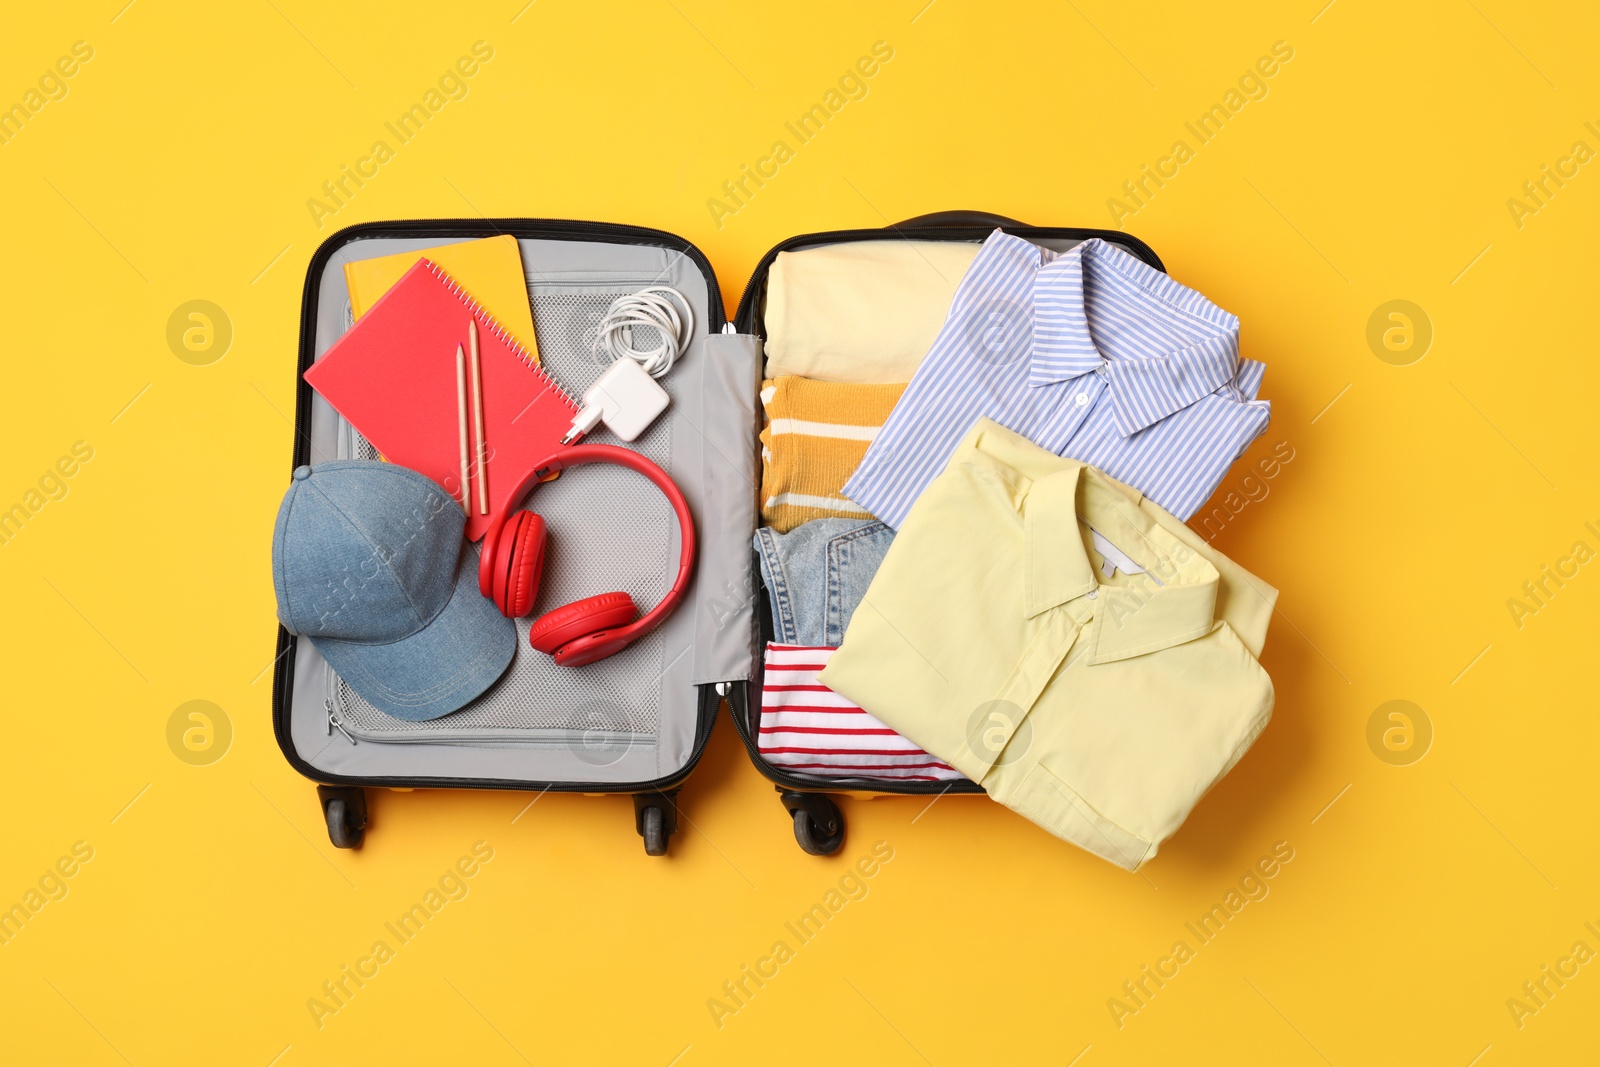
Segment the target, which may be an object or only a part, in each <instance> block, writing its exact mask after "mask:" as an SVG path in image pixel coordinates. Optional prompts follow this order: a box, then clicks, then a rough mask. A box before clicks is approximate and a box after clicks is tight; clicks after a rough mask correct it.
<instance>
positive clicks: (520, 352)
mask: <svg viewBox="0 0 1600 1067" xmlns="http://www.w3.org/2000/svg"><path fill="white" fill-rule="evenodd" d="M422 262H423V263H426V264H427V266H428V269H429V270H430V271H432V272H433V276H434V277H435V278H438V279H439V280H440V281H441V282H443V283H444V284H445V287H446V288H447V289H449V290H450V292H451V293H453V294H454V295H455V298H456V299H457V300H459V301H461V302H462V303H463V304H465V305H466V306H467V310H468V312H469V313H470V314H471V315H472V317H473V318H475V319H481V320H482V322H483V323H484V324H485V325H487V326H488V328H489V332H490V333H492V334H494V335H495V336H496V337H498V338H499V339H500V342H501V343H502V344H504V345H505V346H506V347H507V348H509V349H511V351H512V352H514V353H516V355H517V356H518V357H520V358H521V359H522V362H524V363H526V364H527V365H528V366H529V367H530V368H531V369H532V370H533V372H534V373H535V374H537V375H538V376H539V377H540V378H542V379H543V380H544V381H545V382H546V383H548V384H549V386H550V388H552V389H554V390H555V391H556V395H557V396H559V397H560V398H561V399H562V400H564V401H566V404H567V406H568V407H570V408H571V409H572V410H573V411H574V412H577V411H578V409H579V407H580V405H579V404H578V402H577V401H576V400H574V399H573V398H572V394H571V393H569V392H567V391H566V389H565V388H563V387H562V385H561V383H560V382H558V381H556V380H555V379H554V378H552V377H550V373H549V372H548V371H546V370H545V369H544V367H542V366H540V365H539V361H538V360H536V359H534V358H533V355H532V353H530V352H529V351H528V350H527V349H526V348H524V347H522V343H521V342H520V341H518V340H517V339H516V338H515V337H512V336H511V335H510V334H509V333H507V332H506V330H505V327H503V326H501V325H500V323H498V322H496V321H495V318H494V316H493V315H491V314H489V313H488V312H487V311H486V310H484V307H483V305H482V304H480V303H478V302H477V301H476V300H474V299H473V298H472V295H471V294H470V293H468V292H467V291H466V290H465V289H463V288H461V286H459V285H457V284H456V280H455V279H454V278H452V277H450V275H448V274H446V273H445V272H444V270H443V269H442V268H440V266H439V264H437V263H435V262H434V261H433V260H431V259H424V260H423V261H422Z"/></svg>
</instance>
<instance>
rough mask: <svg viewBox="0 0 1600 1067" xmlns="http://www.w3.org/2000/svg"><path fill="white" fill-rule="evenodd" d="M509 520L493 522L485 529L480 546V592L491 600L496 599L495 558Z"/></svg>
mask: <svg viewBox="0 0 1600 1067" xmlns="http://www.w3.org/2000/svg"><path fill="white" fill-rule="evenodd" d="M515 517H516V516H512V518H515ZM509 521H510V520H509V519H508V520H506V522H491V523H490V524H489V528H488V529H487V530H485V531H483V543H482V544H480V545H479V546H478V592H480V593H482V594H483V595H484V596H486V597H488V598H489V599H490V600H493V599H494V559H495V554H496V552H497V551H498V550H499V548H500V532H501V530H503V529H504V528H505V526H506V524H507V522H509Z"/></svg>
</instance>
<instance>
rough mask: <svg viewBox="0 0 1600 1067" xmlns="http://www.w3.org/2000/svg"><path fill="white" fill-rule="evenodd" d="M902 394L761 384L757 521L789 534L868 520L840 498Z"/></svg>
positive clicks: (789, 381) (806, 382) (802, 382)
mask: <svg viewBox="0 0 1600 1067" xmlns="http://www.w3.org/2000/svg"><path fill="white" fill-rule="evenodd" d="M905 388H906V387H905V383H903V382H902V383H899V384H895V385H849V384H845V383H842V382H819V381H814V380H812V379H810V378H797V377H792V376H790V377H783V378H777V379H774V380H772V381H766V382H762V383H761V402H762V404H763V406H764V407H765V408H766V415H767V419H766V425H765V427H763V429H762V431H761V521H762V522H764V523H765V524H766V525H768V526H771V527H772V528H774V529H775V530H777V531H778V532H779V533H787V532H788V531H789V530H792V529H794V528H795V527H796V526H799V525H800V524H801V523H802V522H809V521H810V520H812V519H824V518H841V517H842V518H853V519H864V518H870V516H869V515H868V514H867V513H866V512H865V511H864V510H862V509H861V508H860V507H858V506H857V505H856V504H855V503H853V502H852V501H850V500H849V499H848V498H846V497H845V495H844V493H843V489H844V483H845V482H847V481H848V480H849V479H850V475H852V474H854V473H855V470H856V467H857V466H859V465H860V463H861V457H862V456H864V455H866V454H867V446H868V445H870V444H871V443H872V439H873V438H874V437H875V436H877V433H878V429H879V428H880V427H881V426H882V425H883V423H884V420H885V419H887V418H888V417H889V412H890V411H892V410H893V409H894V405H895V402H896V401H898V400H899V399H900V394H901V393H903V392H905Z"/></svg>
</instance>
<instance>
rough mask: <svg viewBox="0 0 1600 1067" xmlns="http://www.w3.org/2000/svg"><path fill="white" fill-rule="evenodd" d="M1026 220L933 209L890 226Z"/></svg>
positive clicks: (1008, 223)
mask: <svg viewBox="0 0 1600 1067" xmlns="http://www.w3.org/2000/svg"><path fill="white" fill-rule="evenodd" d="M1027 225H1028V224H1027V223H1026V222H1018V221H1017V220H1016V219H1011V218H1007V217H1006V216H1004V215H996V214H994V213H992V212H988V211H935V212H933V213H932V214H929V215H918V216H917V217H916V218H914V219H906V220H905V221H904V222H897V223H895V225H894V226H893V227H892V228H893V229H899V228H900V227H901V226H951V227H954V226H1000V227H1005V226H1024V227H1025V226H1027Z"/></svg>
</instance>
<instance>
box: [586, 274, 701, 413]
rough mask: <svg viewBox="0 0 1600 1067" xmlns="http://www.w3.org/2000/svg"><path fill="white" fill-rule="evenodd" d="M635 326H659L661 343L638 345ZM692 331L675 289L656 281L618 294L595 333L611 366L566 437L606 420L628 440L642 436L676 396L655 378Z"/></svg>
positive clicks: (685, 306) (596, 346) (691, 315)
mask: <svg viewBox="0 0 1600 1067" xmlns="http://www.w3.org/2000/svg"><path fill="white" fill-rule="evenodd" d="M680 305H681V309H682V310H681V313H680ZM636 329H653V330H655V331H656V333H657V334H659V335H660V337H661V343H660V344H658V345H656V346H655V347H654V348H640V347H637V346H636V345H635V342H634V333H633V331H634V330H636ZM693 337H694V313H693V312H692V311H691V310H690V309H689V301H688V300H687V299H686V298H685V297H684V295H683V294H682V293H680V292H678V290H676V289H672V288H669V287H668V286H665V285H653V286H651V287H650V288H648V289H641V290H639V291H638V292H637V293H628V294H626V295H624V296H619V297H617V298H616V299H615V300H613V301H612V302H611V307H610V308H608V309H607V310H606V314H605V317H604V318H603V319H601V320H600V329H599V331H598V332H597V333H596V334H595V338H594V352H595V353H596V354H597V355H598V354H599V353H601V352H604V353H605V356H606V363H607V364H608V366H607V367H606V369H605V372H604V373H602V374H601V375H600V377H599V378H597V379H595V382H594V384H593V385H591V386H590V387H589V390H588V392H586V393H584V394H583V409H582V410H581V411H579V412H578V415H577V417H576V418H574V419H573V420H572V426H571V427H570V428H569V429H568V430H567V432H566V435H565V436H563V437H562V438H561V443H562V444H564V445H567V444H571V443H572V442H574V441H576V440H577V439H578V438H580V437H582V436H583V435H584V434H586V433H588V432H589V431H591V430H593V429H594V428H595V427H596V426H598V425H600V424H601V423H602V422H603V423H605V424H606V429H608V430H610V431H611V432H612V433H614V434H616V435H617V436H618V437H620V438H622V439H623V440H624V441H632V440H634V439H635V438H637V437H638V436H639V435H640V434H641V433H643V432H644V431H645V430H646V429H647V428H648V427H649V425H650V424H651V423H652V422H654V421H655V419H656V416H657V415H660V414H661V413H662V412H663V411H665V410H666V409H667V404H668V403H670V401H671V398H670V397H669V396H668V395H667V391H666V390H665V389H663V388H661V386H660V385H658V384H656V382H655V379H657V378H661V377H664V376H665V375H666V373H667V372H668V371H670V370H671V369H672V365H673V364H674V363H676V362H677V361H678V357H679V356H681V355H683V350H684V349H685V348H688V347H689V341H690V339H691V338H693Z"/></svg>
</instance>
